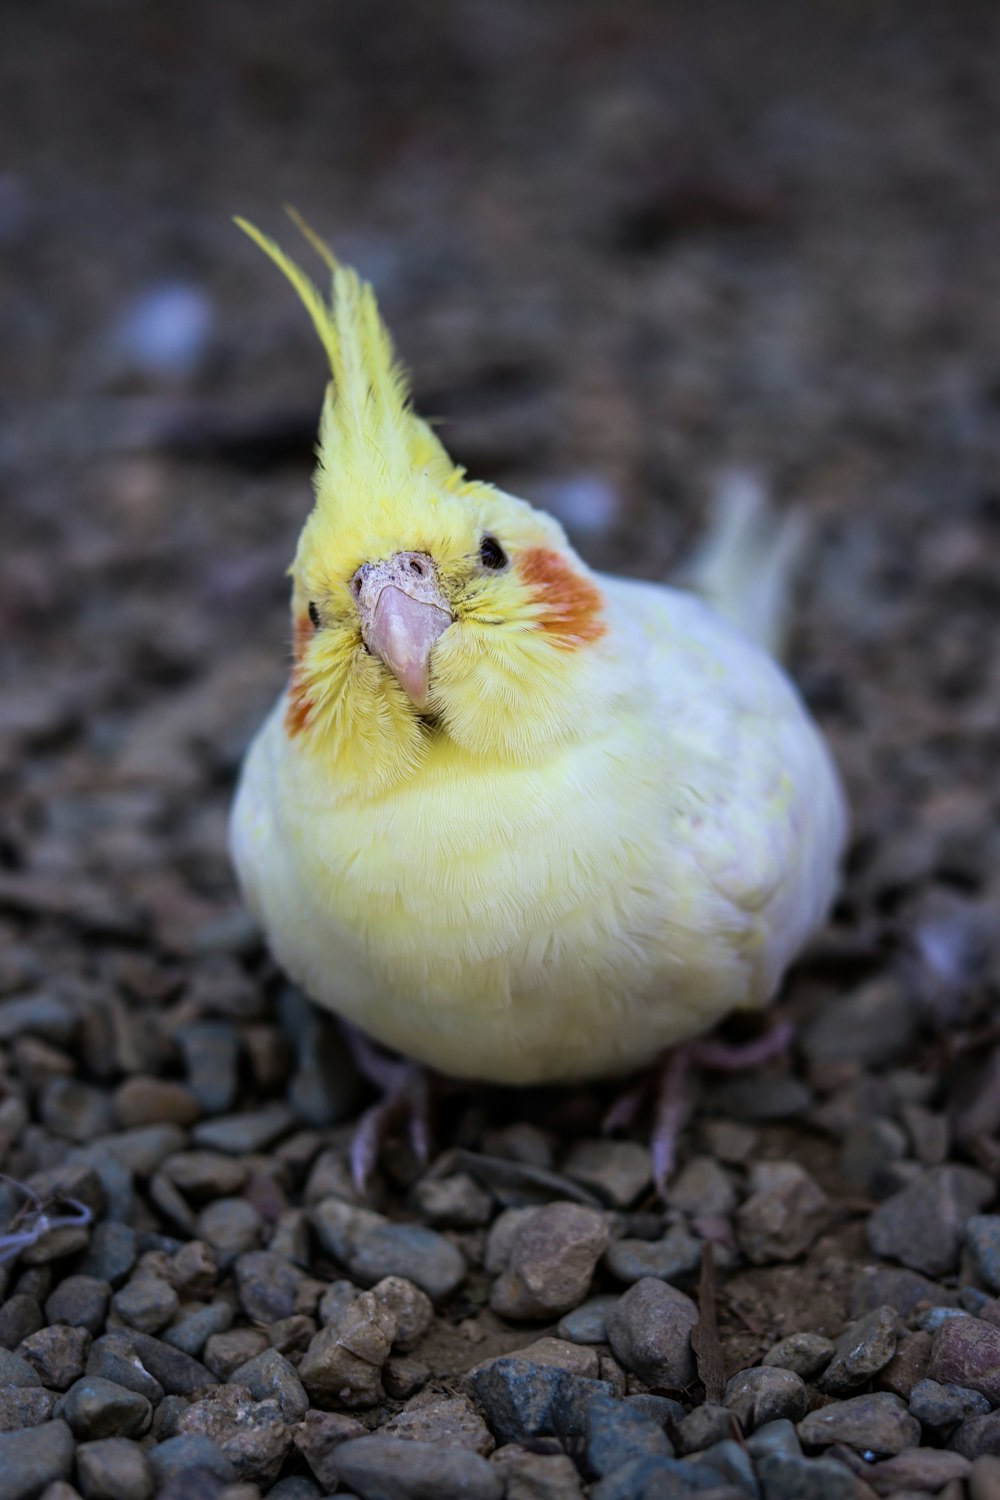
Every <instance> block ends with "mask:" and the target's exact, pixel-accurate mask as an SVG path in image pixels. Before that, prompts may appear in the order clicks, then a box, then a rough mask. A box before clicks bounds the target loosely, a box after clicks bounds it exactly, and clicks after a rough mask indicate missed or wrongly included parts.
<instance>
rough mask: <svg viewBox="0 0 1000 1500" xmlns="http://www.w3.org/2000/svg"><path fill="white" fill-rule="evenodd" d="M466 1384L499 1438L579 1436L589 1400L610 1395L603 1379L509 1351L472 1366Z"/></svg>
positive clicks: (506, 1441)
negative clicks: (588, 1377) (586, 1377)
mask: <svg viewBox="0 0 1000 1500" xmlns="http://www.w3.org/2000/svg"><path fill="white" fill-rule="evenodd" d="M470 1385H471V1386H472V1390H473V1394H474V1395H475V1398H476V1400H477V1401H478V1402H479V1404H480V1406H481V1407H482V1408H483V1410H484V1411H485V1413H486V1420H487V1423H488V1425H489V1428H490V1431H491V1432H492V1433H493V1435H494V1437H496V1438H497V1439H498V1441H499V1442H501V1443H514V1442H519V1441H520V1440H521V1439H523V1438H528V1437H539V1436H542V1435H556V1436H559V1437H563V1436H565V1437H582V1436H583V1434H584V1432H585V1431H586V1421H587V1406H588V1405H589V1403H590V1401H592V1400H593V1398H594V1397H595V1396H597V1395H610V1394H611V1387H610V1386H609V1385H608V1383H607V1381H605V1380H585V1379H584V1378H583V1377H582V1376H579V1375H571V1374H570V1373H569V1371H568V1370H557V1369H555V1368H554V1367H553V1366H552V1365H533V1364H531V1363H529V1361H528V1360H524V1359H514V1358H512V1357H509V1356H504V1357H501V1358H500V1359H494V1360H491V1361H490V1362H489V1364H487V1365H482V1366H480V1368H479V1369H477V1370H473V1372H472V1374H471V1376H470Z"/></svg>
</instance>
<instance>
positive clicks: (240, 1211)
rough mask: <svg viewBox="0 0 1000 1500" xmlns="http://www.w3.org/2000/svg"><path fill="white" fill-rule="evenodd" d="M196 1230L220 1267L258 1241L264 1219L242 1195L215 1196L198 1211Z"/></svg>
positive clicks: (257, 1243) (252, 1247) (231, 1261)
mask: <svg viewBox="0 0 1000 1500" xmlns="http://www.w3.org/2000/svg"><path fill="white" fill-rule="evenodd" d="M197 1231H198V1238H199V1239H202V1240H206V1241H207V1242H208V1244H210V1245H211V1247H212V1249H213V1250H214V1251H215V1254H216V1258H217V1260H218V1262H219V1265H220V1266H221V1267H223V1268H224V1267H227V1266H230V1265H232V1263H233V1261H234V1260H236V1258H237V1257H238V1256H241V1255H245V1254H246V1253H247V1251H249V1250H253V1249H254V1248H255V1247H256V1246H257V1245H259V1244H260V1241H261V1237H262V1236H263V1233H264V1221H263V1219H262V1218H261V1216H260V1214H259V1213H258V1212H257V1210H256V1209H255V1208H254V1206H253V1204H252V1203H248V1202H247V1201H246V1199H245V1198H217V1199H216V1200H215V1202H214V1203H209V1204H208V1205H207V1207H205V1208H203V1209H202V1211H201V1213H200V1214H199V1215H198V1224H197Z"/></svg>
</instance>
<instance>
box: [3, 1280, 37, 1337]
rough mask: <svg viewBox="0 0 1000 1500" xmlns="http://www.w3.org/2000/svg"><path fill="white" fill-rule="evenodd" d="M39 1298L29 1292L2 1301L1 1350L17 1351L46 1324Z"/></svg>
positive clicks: (19, 1293) (16, 1293)
mask: <svg viewBox="0 0 1000 1500" xmlns="http://www.w3.org/2000/svg"><path fill="white" fill-rule="evenodd" d="M44 1321H45V1320H44V1318H43V1317H42V1309H41V1306H40V1305H39V1302H38V1298H37V1297H32V1296H29V1295H28V1293H27V1292H15V1293H14V1295H13V1296H12V1297H8V1298H7V1299H6V1300H5V1301H0V1349H16V1348H17V1346H18V1344H19V1343H20V1342H21V1340H22V1339H26V1338H27V1337H28V1335H29V1333H35V1332H37V1330H38V1329H39V1328H41V1327H42V1325H43V1323H44Z"/></svg>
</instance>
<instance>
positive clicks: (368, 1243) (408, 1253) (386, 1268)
mask: <svg viewBox="0 0 1000 1500" xmlns="http://www.w3.org/2000/svg"><path fill="white" fill-rule="evenodd" d="M312 1221H313V1224H314V1225H315V1228H316V1233H317V1234H318V1235H319V1238H320V1240H321V1242H322V1244H323V1248H324V1249H325V1250H327V1251H328V1252H329V1253H330V1254H331V1255H332V1256H334V1257H335V1258H336V1259H337V1260H338V1261H340V1263H341V1264H342V1265H344V1266H346V1268H347V1269H348V1271H350V1273H351V1275H352V1276H354V1277H355V1279H356V1280H358V1281H360V1282H361V1283H362V1285H364V1286H374V1285H375V1283H376V1282H377V1281H381V1280H382V1278H383V1277H385V1276H403V1277H405V1278H406V1280H407V1281H413V1282H415V1283H416V1285H417V1286H418V1287H420V1289H421V1291H424V1292H426V1293H427V1295H428V1297H430V1299H431V1301H432V1302H439V1301H441V1300H442V1299H443V1298H445V1297H448V1296H450V1295H451V1293H452V1292H453V1291H454V1290H455V1289H456V1287H457V1286H458V1285H459V1284H460V1282H462V1281H463V1280H464V1278H465V1260H464V1257H463V1256H462V1253H461V1251H460V1250H459V1249H458V1248H457V1247H456V1246H455V1245H453V1244H452V1243H451V1241H450V1240H448V1239H446V1238H445V1237H444V1235H443V1234H438V1233H437V1231H436V1230H434V1229H428V1228H426V1227H425V1225H423V1224H399V1223H396V1222H394V1221H393V1220H391V1219H385V1218H383V1217H382V1215H381V1214H376V1213H372V1212H371V1210H370V1209H365V1208H356V1207H355V1206H354V1205H353V1204H351V1203H344V1202H343V1201H342V1199H340V1198H324V1199H323V1201H322V1202H321V1203H317V1204H316V1206H315V1208H314V1209H313V1210H312Z"/></svg>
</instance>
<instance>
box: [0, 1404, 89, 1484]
mask: <svg viewBox="0 0 1000 1500" xmlns="http://www.w3.org/2000/svg"><path fill="white" fill-rule="evenodd" d="M72 1469H73V1434H72V1433H71V1432H70V1430H69V1428H68V1427H67V1425H66V1423H65V1422H43V1423H42V1424H41V1426H39V1427H22V1428H21V1430H20V1431H19V1432H3V1433H0V1494H2V1496H3V1500H30V1497H32V1496H35V1495H40V1494H41V1492H42V1490H44V1489H45V1487H46V1486H47V1485H49V1484H55V1482H56V1481H57V1480H59V1479H68V1478H69V1476H70V1474H71V1472H72Z"/></svg>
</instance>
